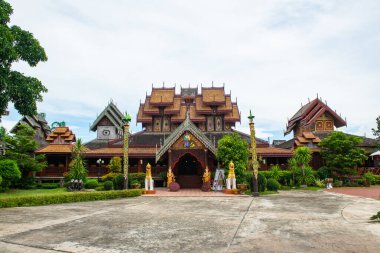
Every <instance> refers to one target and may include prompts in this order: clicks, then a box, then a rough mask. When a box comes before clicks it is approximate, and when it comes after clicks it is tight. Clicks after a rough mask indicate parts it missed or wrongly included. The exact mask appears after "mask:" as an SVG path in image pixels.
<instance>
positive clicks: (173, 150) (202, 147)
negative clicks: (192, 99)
mask: <svg viewBox="0 0 380 253" xmlns="http://www.w3.org/2000/svg"><path fill="white" fill-rule="evenodd" d="M166 156H167V157H168V167H169V168H171V169H172V170H173V173H174V174H175V176H176V178H177V182H178V183H179V184H180V186H181V187H182V188H198V187H199V188H200V187H201V185H202V175H203V172H204V170H205V169H206V168H209V169H212V168H210V167H209V165H212V164H211V163H210V162H209V160H215V156H216V148H215V147H214V145H213V144H212V143H211V141H210V140H209V139H208V138H207V137H206V136H205V135H204V134H203V133H202V132H201V131H200V130H199V129H198V128H197V127H196V126H195V125H194V124H193V123H192V122H191V121H190V119H189V116H187V117H186V120H185V121H184V122H183V123H182V124H181V125H180V126H179V127H178V128H177V129H176V130H175V131H174V132H173V133H172V134H171V135H170V136H169V137H168V138H167V139H166V140H165V142H164V145H163V146H162V147H161V148H160V150H159V151H158V152H157V154H156V162H158V161H160V159H161V158H163V157H166Z"/></svg>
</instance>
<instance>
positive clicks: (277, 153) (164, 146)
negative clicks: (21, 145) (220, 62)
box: [36, 87, 293, 188]
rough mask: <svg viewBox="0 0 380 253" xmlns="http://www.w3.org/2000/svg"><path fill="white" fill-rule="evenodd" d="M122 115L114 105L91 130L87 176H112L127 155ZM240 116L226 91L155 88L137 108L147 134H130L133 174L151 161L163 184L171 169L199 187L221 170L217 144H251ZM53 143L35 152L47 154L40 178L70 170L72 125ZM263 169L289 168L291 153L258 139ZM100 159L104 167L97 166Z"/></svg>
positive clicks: (58, 132) (51, 138)
mask: <svg viewBox="0 0 380 253" xmlns="http://www.w3.org/2000/svg"><path fill="white" fill-rule="evenodd" d="M122 118H123V114H122V113H121V112H120V110H119V109H118V108H117V107H116V105H115V104H114V103H113V102H110V103H109V104H108V105H107V106H106V108H105V109H104V110H103V111H102V112H101V113H100V114H99V116H98V117H97V118H96V119H95V121H94V122H93V124H92V125H91V127H90V129H91V130H92V131H94V132H96V133H97V137H96V139H94V140H92V141H90V142H88V143H86V144H85V146H86V148H87V149H86V152H85V160H86V163H87V170H88V175H89V177H99V176H102V175H104V174H106V173H108V168H107V164H108V163H109V161H110V159H111V158H112V157H114V156H119V157H121V158H122V157H123V130H122V129H123V123H122ZM240 120H241V115H240V111H239V107H238V104H237V102H234V101H232V98H231V94H227V93H226V92H225V88H224V87H201V88H200V89H199V88H181V89H180V92H179V93H177V92H176V89H175V87H173V88H165V87H162V88H152V91H151V94H150V95H146V97H145V99H144V101H143V102H142V103H141V102H140V105H139V109H138V113H137V118H136V123H141V124H142V128H143V130H142V131H140V132H137V133H133V134H130V137H129V165H130V168H129V171H130V172H131V173H134V172H144V171H145V167H146V165H147V164H148V163H150V164H151V165H152V174H153V177H154V178H155V180H156V182H158V183H159V181H160V179H161V177H160V173H161V174H162V173H165V174H166V171H167V170H168V168H171V169H172V170H173V172H174V174H175V176H176V178H177V181H178V182H179V184H180V185H181V187H184V188H194V187H200V186H201V182H202V181H201V176H202V174H203V172H204V170H205V168H209V169H210V170H211V171H214V170H215V169H216V167H217V166H218V163H217V160H216V151H217V148H218V141H219V140H220V139H221V138H222V137H223V136H224V135H227V134H232V133H237V134H239V135H240V136H241V137H242V138H243V139H245V140H246V141H247V142H248V143H249V142H250V137H249V135H247V134H244V133H241V132H238V131H236V130H235V129H234V128H235V126H236V124H238V123H240ZM46 140H47V141H48V142H49V144H48V145H47V146H45V147H43V148H41V149H40V150H38V151H37V152H36V153H38V154H45V155H46V157H47V160H48V168H47V169H45V170H44V171H42V172H40V173H37V175H36V176H37V177H39V178H40V179H54V178H62V177H63V173H65V172H67V171H68V165H69V162H70V157H71V151H72V146H73V142H74V141H75V135H74V134H73V133H72V131H70V129H69V128H68V127H63V128H56V129H54V130H53V131H52V133H51V134H50V135H49V136H48V137H47V139H46ZM256 142H257V153H258V157H259V160H260V169H262V170H267V169H268V167H269V166H270V165H271V164H279V165H281V166H286V163H287V159H288V158H290V157H292V154H293V151H292V150H291V149H287V148H280V147H273V146H272V145H269V143H268V142H267V141H265V140H262V139H260V138H257V139H256ZM98 159H102V160H103V161H104V165H98V164H97V162H96V161H97V160H98Z"/></svg>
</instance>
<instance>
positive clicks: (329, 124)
mask: <svg viewBox="0 0 380 253" xmlns="http://www.w3.org/2000/svg"><path fill="white" fill-rule="evenodd" d="M325 130H326V131H333V130H334V123H333V121H332V120H326V121H325Z"/></svg>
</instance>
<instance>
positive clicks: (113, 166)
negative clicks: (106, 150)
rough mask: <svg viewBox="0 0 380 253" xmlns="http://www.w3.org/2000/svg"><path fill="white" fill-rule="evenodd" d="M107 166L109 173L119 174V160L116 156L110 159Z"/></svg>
mask: <svg viewBox="0 0 380 253" xmlns="http://www.w3.org/2000/svg"><path fill="white" fill-rule="evenodd" d="M108 166H109V168H110V171H111V172H114V173H121V158H120V157H118V156H114V157H112V158H111V161H110V164H109V165H108Z"/></svg>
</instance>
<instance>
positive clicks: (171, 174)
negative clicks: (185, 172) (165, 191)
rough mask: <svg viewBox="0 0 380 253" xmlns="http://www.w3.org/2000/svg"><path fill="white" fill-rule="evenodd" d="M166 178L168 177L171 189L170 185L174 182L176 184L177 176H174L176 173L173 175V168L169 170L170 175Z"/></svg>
mask: <svg viewBox="0 0 380 253" xmlns="http://www.w3.org/2000/svg"><path fill="white" fill-rule="evenodd" d="M166 176H167V177H168V184H167V187H169V185H170V184H171V183H172V182H175V176H174V173H173V171H172V168H169V170H168V173H167V174H166Z"/></svg>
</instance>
